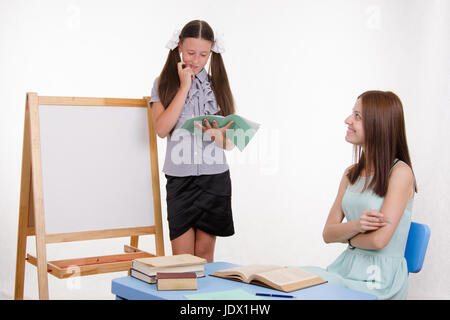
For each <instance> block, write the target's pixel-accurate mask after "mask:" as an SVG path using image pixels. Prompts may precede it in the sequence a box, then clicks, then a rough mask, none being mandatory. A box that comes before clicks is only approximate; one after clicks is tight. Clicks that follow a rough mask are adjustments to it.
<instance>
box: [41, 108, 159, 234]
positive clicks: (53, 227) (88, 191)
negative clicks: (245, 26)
mask: <svg viewBox="0 0 450 320" xmlns="http://www.w3.org/2000/svg"><path fill="white" fill-rule="evenodd" d="M39 124H40V139H41V161H42V185H43V200H44V215H45V229H46V230H45V231H46V233H47V234H54V233H66V232H82V231H96V230H107V229H118V228H134V227H146V226H153V225H154V210H153V195H152V179H151V164H150V148H149V136H148V118H147V108H143V107H115V106H114V107H112V106H111V107H104V106H102V107H97V106H95V107H93V106H92V107H91V106H44V105H41V106H39Z"/></svg>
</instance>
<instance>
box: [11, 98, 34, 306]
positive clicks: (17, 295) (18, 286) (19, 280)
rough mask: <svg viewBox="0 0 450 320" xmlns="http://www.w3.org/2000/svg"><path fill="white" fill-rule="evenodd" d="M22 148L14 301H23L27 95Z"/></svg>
mask: <svg viewBox="0 0 450 320" xmlns="http://www.w3.org/2000/svg"><path fill="white" fill-rule="evenodd" d="M24 118H25V121H24V129H23V147H22V176H21V181H20V203H19V227H18V231H17V259H16V281H15V286H14V299H16V300H22V299H23V288H24V280H25V255H26V247H27V230H26V229H27V226H28V212H29V203H30V184H31V141H30V113H29V109H28V95H27V98H26V102H25V115H24Z"/></svg>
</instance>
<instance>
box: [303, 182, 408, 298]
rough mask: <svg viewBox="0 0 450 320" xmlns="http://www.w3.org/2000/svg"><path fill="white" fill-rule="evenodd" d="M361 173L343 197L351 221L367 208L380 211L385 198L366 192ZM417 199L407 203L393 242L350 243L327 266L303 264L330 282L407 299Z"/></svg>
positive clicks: (344, 207) (379, 295)
mask: <svg viewBox="0 0 450 320" xmlns="http://www.w3.org/2000/svg"><path fill="white" fill-rule="evenodd" d="M366 179H369V181H368V183H370V180H371V177H368V178H366V177H360V178H359V179H358V180H357V181H356V182H355V183H354V184H353V185H351V184H349V186H348V187H347V190H346V191H345V194H344V197H343V199H342V209H343V211H344V215H345V218H346V219H347V221H352V220H356V219H359V218H360V216H361V214H362V212H363V211H364V210H365V209H367V210H378V211H380V209H381V206H382V205H383V201H384V198H382V197H379V196H378V195H376V194H375V193H373V192H372V190H366V191H364V192H362V190H363V187H364V183H365V180H366ZM412 205H413V199H410V200H409V201H408V203H407V205H406V208H405V211H404V212H403V216H402V218H401V220H400V223H399V225H398V227H397V230H395V232H394V234H393V236H392V238H391V240H390V242H389V244H388V245H387V246H386V247H384V248H383V249H381V250H363V249H359V248H354V249H351V248H350V247H348V248H347V249H346V250H345V251H344V252H343V253H342V254H341V255H340V256H339V257H338V258H337V259H336V260H335V261H334V262H333V263H332V264H331V265H329V266H328V267H327V268H326V269H322V268H319V267H311V266H308V267H303V268H304V269H306V270H309V271H310V272H312V273H315V274H317V275H319V276H321V277H322V278H323V279H325V280H327V281H328V283H331V284H335V285H338V286H341V287H345V288H350V289H353V290H357V291H363V292H367V293H370V294H374V295H376V296H377V297H378V298H379V299H406V296H407V293H408V267H407V264H406V260H405V257H404V254H405V246H406V240H407V239H408V232H409V227H410V224H411V212H412Z"/></svg>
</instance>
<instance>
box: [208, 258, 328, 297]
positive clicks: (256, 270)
mask: <svg viewBox="0 0 450 320" xmlns="http://www.w3.org/2000/svg"><path fill="white" fill-rule="evenodd" d="M211 276H216V277H219V278H225V279H230V280H237V281H242V282H245V283H251V284H256V285H260V286H264V287H269V288H272V289H276V290H280V291H284V292H291V291H294V290H299V289H303V288H307V287H311V286H315V285H318V284H322V283H325V282H326V281H325V280H323V279H322V278H321V277H319V276H318V275H315V274H313V273H311V272H308V271H306V270H303V269H301V268H299V267H281V266H276V265H265V264H251V265H247V266H242V267H236V268H230V269H225V270H219V271H216V272H214V273H213V274H211Z"/></svg>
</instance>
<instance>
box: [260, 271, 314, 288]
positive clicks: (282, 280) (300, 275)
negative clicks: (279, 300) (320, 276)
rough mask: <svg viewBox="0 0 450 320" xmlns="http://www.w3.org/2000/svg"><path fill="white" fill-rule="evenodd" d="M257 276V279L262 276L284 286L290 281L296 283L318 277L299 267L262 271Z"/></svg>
mask: <svg viewBox="0 0 450 320" xmlns="http://www.w3.org/2000/svg"><path fill="white" fill-rule="evenodd" d="M256 276H257V277H255V279H257V278H259V277H260V278H263V279H267V280H269V281H270V282H273V283H275V284H278V285H280V286H284V285H287V284H290V283H296V282H299V281H305V280H310V279H313V278H316V277H317V276H316V275H315V274H312V273H310V272H308V271H306V270H303V269H301V268H299V267H285V268H281V269H276V270H271V271H267V272H260V273H258V274H257V275H256Z"/></svg>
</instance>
